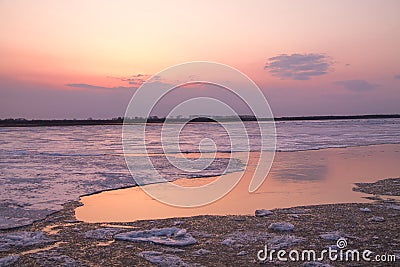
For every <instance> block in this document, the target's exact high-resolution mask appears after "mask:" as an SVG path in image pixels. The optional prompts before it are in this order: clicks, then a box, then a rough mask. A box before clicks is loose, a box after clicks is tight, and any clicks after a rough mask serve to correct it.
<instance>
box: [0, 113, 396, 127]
mask: <svg viewBox="0 0 400 267" xmlns="http://www.w3.org/2000/svg"><path fill="white" fill-rule="evenodd" d="M398 118H400V114H366V115H326V116H325V115H324V116H296V117H277V118H256V117H254V116H246V115H243V116H242V115H239V117H235V118H232V117H224V116H216V117H215V119H211V118H209V117H204V116H198V117H196V116H194V117H193V118H189V119H188V118H173V119H169V118H168V121H167V122H166V118H159V117H157V116H153V117H149V118H124V117H118V118H112V119H91V118H89V119H55V120H41V119H32V120H28V119H24V118H8V119H0V127H41V126H96V125H116V126H121V125H123V124H124V123H129V124H142V123H156V124H157V123H186V122H189V123H215V122H217V120H218V121H220V122H238V121H243V122H255V121H260V122H268V121H276V122H278V121H330V120H371V119H398Z"/></svg>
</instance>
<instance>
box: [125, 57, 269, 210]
mask: <svg viewBox="0 0 400 267" xmlns="http://www.w3.org/2000/svg"><path fill="white" fill-rule="evenodd" d="M182 88H185V90H180V91H179V89H182ZM193 88H197V89H198V90H197V91H196V92H200V93H198V94H194V95H193V97H190V93H188V92H190V91H191V89H193ZM216 88H217V89H218V90H217V89H216ZM214 89H215V90H214ZM217 91H218V92H219V93H218V94H216V93H215V92H217ZM177 92H178V93H177ZM166 99H167V100H166ZM179 100H181V101H179ZM157 112H159V113H160V112H161V113H163V114H162V115H161V116H159V115H157ZM243 112H245V115H246V117H245V118H251V121H252V122H251V125H249V123H244V122H243V121H244V120H245V119H244V117H243ZM185 114H186V115H187V116H188V118H187V119H185V118H186V117H185ZM196 114H198V116H193V115H196ZM156 115H157V117H156ZM160 117H161V118H162V119H159V118H160ZM124 118H125V119H124V125H123V129H122V144H123V149H124V155H125V160H126V163H127V165H128V168H129V171H130V172H131V175H132V177H133V178H134V179H135V182H136V184H137V185H139V186H141V187H142V189H143V190H144V191H145V192H146V193H147V194H149V195H150V196H151V197H152V198H154V199H156V200H158V201H161V202H163V203H165V204H168V205H173V206H178V207H196V206H202V205H205V204H208V203H211V202H213V201H215V200H218V199H219V198H221V197H223V196H224V195H226V194H227V193H228V192H229V191H230V190H232V189H233V188H234V186H235V185H236V184H237V183H238V182H239V181H240V179H241V178H242V175H243V172H232V173H231V175H230V176H229V177H226V176H225V175H223V174H225V173H227V172H230V171H229V170H230V169H234V168H232V166H233V165H234V164H237V160H236V161H235V158H233V153H231V152H236V151H240V153H241V154H240V160H241V162H242V163H243V165H244V166H247V165H248V162H249V157H250V151H252V152H257V153H254V154H255V155H257V157H256V158H255V159H254V158H252V159H251V160H252V165H253V166H255V168H254V170H252V174H251V175H252V177H251V181H250V183H249V192H253V191H255V190H257V188H258V187H259V186H260V185H261V184H262V183H263V181H264V179H265V178H266V176H267V174H268V172H269V170H270V168H271V164H272V161H273V158H274V152H275V145H276V132H275V124H274V121H273V115H272V112H271V109H270V106H269V104H268V101H267V100H266V98H265V96H264V95H263V93H262V92H261V90H260V89H259V88H258V86H257V85H256V84H255V83H254V82H253V81H252V80H251V79H250V78H249V77H247V76H246V75H245V74H243V73H241V72H240V71H238V70H237V69H234V68H232V67H230V66H227V65H224V64H219V63H215V62H188V63H184V64H179V65H176V66H172V67H170V68H167V69H165V70H163V71H161V72H159V73H157V74H156V75H154V76H153V77H151V78H150V79H149V80H147V81H146V82H145V83H143V84H142V85H141V86H140V87H139V88H138V89H137V90H136V92H135V93H134V95H133V97H132V99H131V101H130V103H129V105H128V107H127V109H126V113H125V117H124ZM133 118H144V119H145V122H144V123H133V122H135V120H134V119H133ZM177 118H178V119H177ZM227 118H228V119H227ZM257 118H264V119H265V118H267V119H269V120H267V121H263V122H259V121H258V120H256V119H257ZM196 121H201V122H204V121H210V122H212V123H213V124H218V126H220V128H221V129H223V131H224V134H223V135H224V136H225V137H226V140H228V143H229V144H228V145H226V144H225V146H224V147H223V148H222V149H221V148H219V147H218V146H219V145H220V140H218V138H219V137H218V136H217V137H215V135H213V134H212V133H211V132H207V129H208V128H207V127H197V128H196V129H197V131H202V132H201V133H197V134H196V136H199V134H200V135H202V138H201V140H200V141H199V140H197V139H196V140H185V142H181V139H182V131H184V130H185V129H186V128H187V125H189V124H191V123H193V122H196ZM154 122H160V123H161V124H154ZM158 130H159V133H158V132H157V131H158ZM211 131H212V130H211ZM155 132H156V133H157V134H155ZM213 138H214V140H213ZM194 139H195V138H194ZM191 142H193V143H191ZM195 142H198V143H197V144H195ZM138 143H140V144H139V145H138ZM188 143H190V146H189V147H191V149H192V148H193V147H194V146H196V145H197V146H198V154H199V156H196V157H190V156H189V157H188V155H187V154H188V153H192V151H189V152H188V151H185V150H182V147H185V145H186V146H187V144H188ZM154 144H156V145H154ZM155 146H156V148H158V149H159V150H160V151H158V152H157V153H154V147H155ZM138 147H139V149H138ZM227 147H228V149H227ZM152 149H153V150H152ZM222 152H223V153H224V155H223V159H224V164H225V165H224V166H223V167H224V168H225V170H222V171H221V172H220V174H222V175H220V176H219V177H218V179H214V180H213V181H212V182H210V183H208V184H206V185H201V186H190V187H185V186H182V185H179V184H176V183H173V182H171V176H173V174H174V172H176V173H177V172H179V171H181V172H184V173H187V174H189V175H190V176H193V177H196V175H200V176H201V173H202V172H204V171H205V170H210V169H213V168H214V167H213V166H214V165H215V164H214V163H215V161H216V160H217V159H219V158H218V154H219V153H222ZM133 154H134V155H136V157H135V156H132V155H133ZM154 154H157V156H154ZM137 155H141V157H140V160H141V161H140V163H138V157H137ZM160 157H163V159H160ZM156 161H157V162H156ZM160 162H161V163H160ZM261 162H262V163H261ZM155 163H157V164H155ZM217 163H218V162H217ZM213 164H214V165H213ZM139 165H140V168H141V169H142V170H143V169H145V170H146V175H138V171H137V170H138V166H139ZM217 165H218V164H217ZM219 165H221V164H219ZM170 169H171V170H173V171H168V172H167V171H166V170H170ZM166 172H167V173H166ZM153 182H154V183H157V185H156V186H146V185H147V184H149V183H153Z"/></svg>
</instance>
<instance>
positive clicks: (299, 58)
mask: <svg viewBox="0 0 400 267" xmlns="http://www.w3.org/2000/svg"><path fill="white" fill-rule="evenodd" d="M331 65H332V62H331V61H330V59H329V57H327V56H325V55H323V54H315V53H311V54H291V55H288V54H281V55H278V56H275V57H271V58H269V59H268V63H267V64H265V66H264V69H265V70H269V72H270V73H271V74H272V75H273V76H276V77H280V78H281V79H292V80H310V79H311V78H312V77H316V76H321V75H324V74H327V73H328V71H329V68H330V66H331Z"/></svg>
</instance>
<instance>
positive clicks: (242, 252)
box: [236, 250, 247, 256]
mask: <svg viewBox="0 0 400 267" xmlns="http://www.w3.org/2000/svg"><path fill="white" fill-rule="evenodd" d="M244 255H247V252H246V251H244V250H242V251H240V252H238V253H237V254H236V256H244Z"/></svg>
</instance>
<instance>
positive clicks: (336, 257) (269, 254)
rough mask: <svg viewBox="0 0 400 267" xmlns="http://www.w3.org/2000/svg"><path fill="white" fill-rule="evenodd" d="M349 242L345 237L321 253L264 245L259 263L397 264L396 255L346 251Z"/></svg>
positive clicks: (258, 253) (368, 251) (259, 253)
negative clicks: (337, 262)
mask: <svg viewBox="0 0 400 267" xmlns="http://www.w3.org/2000/svg"><path fill="white" fill-rule="evenodd" d="M346 247H347V240H346V239H345V238H343V237H341V238H339V239H338V240H337V241H336V246H331V247H328V249H323V250H321V251H316V250H314V249H304V250H297V249H292V250H289V251H287V250H284V249H281V250H275V249H268V245H264V248H263V249H261V250H259V251H258V252H257V260H258V261H259V262H274V261H276V260H277V261H282V262H287V261H293V262H304V261H319V262H322V261H330V262H336V261H340V262H352V261H353V262H360V261H365V262H395V261H396V255H394V254H388V253H385V254H375V253H374V252H372V251H371V250H368V249H365V250H362V251H360V250H357V249H346Z"/></svg>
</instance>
